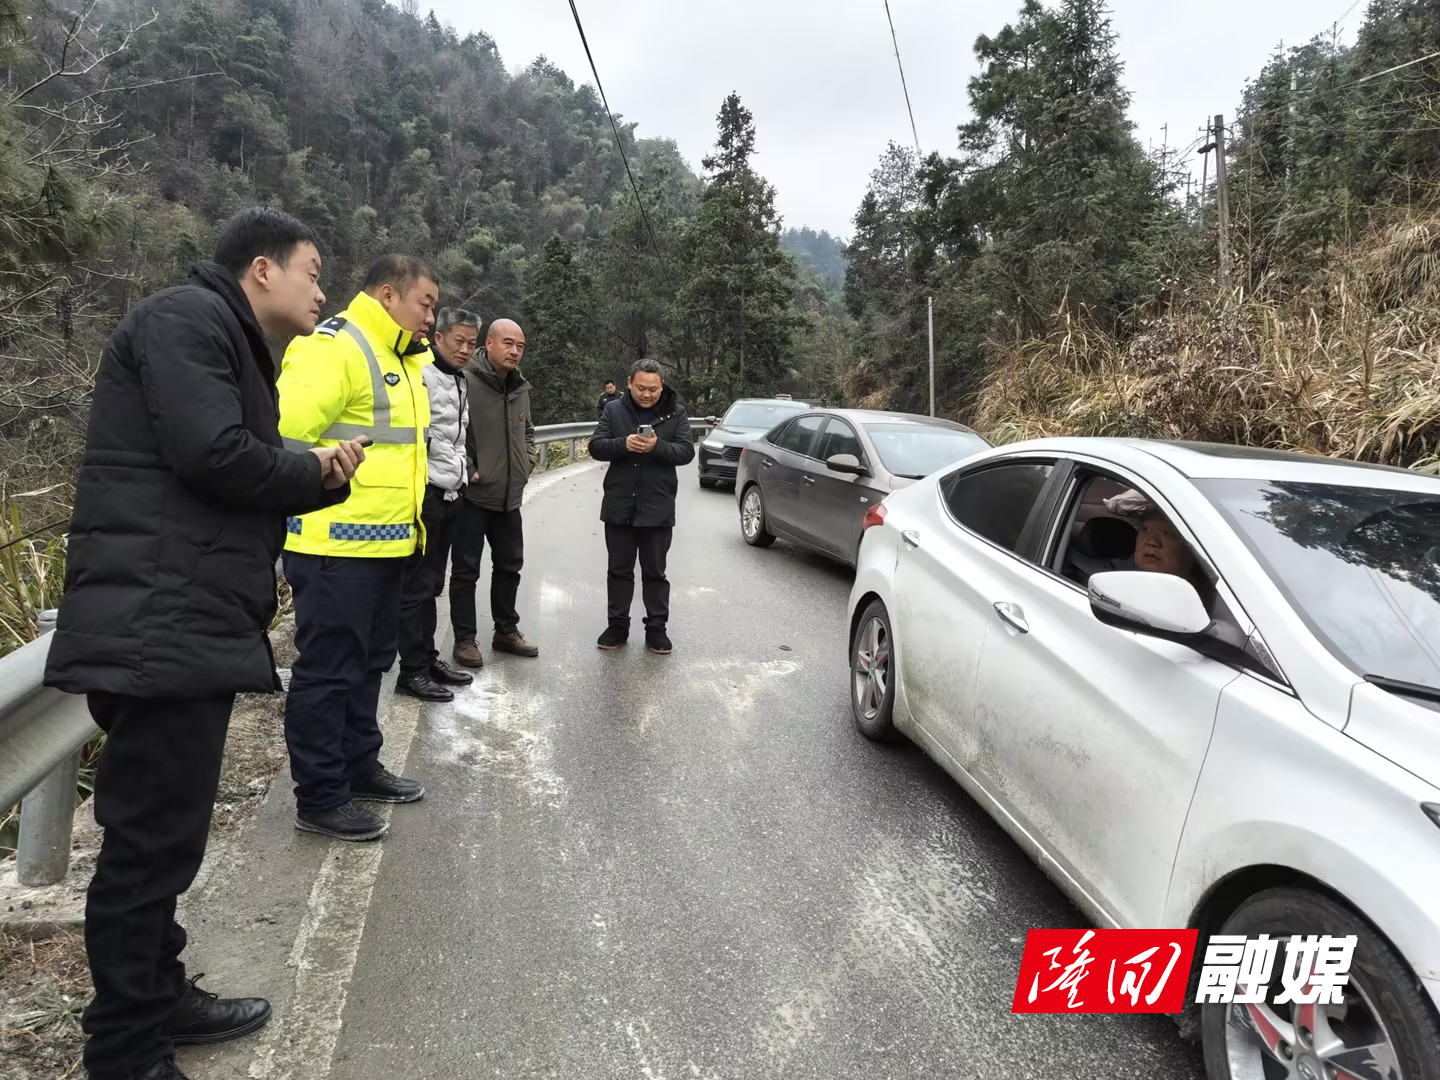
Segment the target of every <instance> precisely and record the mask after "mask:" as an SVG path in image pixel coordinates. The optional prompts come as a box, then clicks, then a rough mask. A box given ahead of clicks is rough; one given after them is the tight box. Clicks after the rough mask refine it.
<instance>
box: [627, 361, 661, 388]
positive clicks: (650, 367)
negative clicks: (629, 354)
mask: <svg viewBox="0 0 1440 1080" xmlns="http://www.w3.org/2000/svg"><path fill="white" fill-rule="evenodd" d="M642 371H643V372H645V373H646V374H647V375H659V376H660V381H661V382H662V383H663V382H664V381H665V372H664V371H662V370H661V369H660V365H659V364H658V363H656V362H655V361H654V360H636V361H635V366H634V367H632V368H631V369H630V378H632V379H633V378H635V376H636V375H639V374H640V373H641V372H642Z"/></svg>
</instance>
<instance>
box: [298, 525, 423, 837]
mask: <svg viewBox="0 0 1440 1080" xmlns="http://www.w3.org/2000/svg"><path fill="white" fill-rule="evenodd" d="M407 561H408V560H407V559H403V558H401V559H397V558H381V559H361V558H353V557H341V556H333V555H301V554H299V553H297V552H293V551H287V552H286V553H285V580H286V581H288V582H289V583H290V588H291V590H292V591H293V592H294V595H295V647H296V649H297V650H299V654H300V655H299V656H298V657H297V659H296V660H295V664H294V667H293V668H291V671H290V692H289V694H288V695H287V696H286V698H285V742H286V745H287V746H288V747H289V750H290V777H291V779H293V780H294V781H295V803H296V805H297V806H298V807H299V808H300V809H301V810H328V809H331V808H333V807H336V806H340V805H342V804H344V803H346V802H348V801H349V799H350V785H351V783H352V781H353V782H356V783H363V782H364V781H366V780H368V779H370V777H372V776H373V775H374V774H375V771H376V770H377V769H378V768H379V767H380V747H381V745H382V744H383V743H384V741H385V740H384V737H383V736H382V735H381V734H380V720H379V710H380V682H381V680H382V679H383V678H384V675H385V672H386V671H388V670H389V669H390V666H391V665H392V664H394V662H395V653H396V651H397V648H398V644H399V637H400V592H401V587H402V584H403V579H404V574H405V564H406V562H407Z"/></svg>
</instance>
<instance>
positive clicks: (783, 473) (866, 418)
mask: <svg viewBox="0 0 1440 1080" xmlns="http://www.w3.org/2000/svg"><path fill="white" fill-rule="evenodd" d="M989 446H990V444H989V442H987V441H986V440H985V438H984V437H983V436H981V435H979V434H977V433H976V432H974V431H971V430H970V429H969V428H968V427H965V426H964V425H963V424H956V423H952V422H951V421H949V420H937V419H934V418H932V417H928V416H913V415H910V414H909V413H892V412H877V411H871V410H866V409H816V410H812V411H810V412H805V413H801V414H800V415H798V416H796V417H794V418H793V419H791V420H787V421H785V422H784V423H782V424H780V425H778V426H777V427H775V428H774V429H773V430H771V431H770V432H768V433H767V434H766V435H764V436H762V437H761V438H758V439H755V440H753V441H752V442H750V443H749V445H747V446H746V447H745V448H744V452H743V453H742V454H741V456H740V467H739V469H738V471H737V473H736V479H735V497H736V500H737V502H738V503H739V505H740V531H741V533H742V534H743V535H744V537H745V542H746V543H748V544H751V545H753V546H754V547H769V546H770V545H771V544H773V543H774V542H775V538H776V537H777V536H778V537H783V538H784V539H786V540H789V541H792V542H793V543H796V544H801V545H803V546H805V547H808V548H813V549H814V550H816V551H818V552H820V553H821V554H822V555H828V556H830V557H831V558H833V559H838V560H839V561H840V562H843V563H846V564H847V565H850V566H854V565H855V559H856V556H857V554H858V553H859V550H860V533H861V532H862V530H863V525H864V521H865V513H866V511H868V510H869V509H871V508H872V507H874V506H877V505H879V503H880V500H881V499H883V498H885V496H886V495H888V494H890V492H892V491H898V490H899V489H900V488H903V487H909V486H910V485H911V484H913V483H914V482H915V481H916V480H919V479H921V478H922V477H924V476H928V475H929V474H930V473H932V472H936V471H938V470H939V469H943V468H945V467H946V466H947V465H951V464H953V463H954V462H957V461H959V460H961V459H962V458H967V457H969V456H970V455H971V454H976V453H979V452H980V451H981V450H985V449H987V448H988V447H989Z"/></svg>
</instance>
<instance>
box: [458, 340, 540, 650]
mask: <svg viewBox="0 0 1440 1080" xmlns="http://www.w3.org/2000/svg"><path fill="white" fill-rule="evenodd" d="M524 355H525V332H524V331H523V330H521V329H520V326H519V324H517V323H515V322H512V321H511V320H510V319H496V320H495V321H494V322H493V323H491V324H490V330H489V332H488V333H487V334H486V336H485V352H484V353H483V354H481V355H477V356H476V357H475V359H474V360H472V361H471V362H470V363H469V365H467V366H466V368H465V385H466V390H467V391H468V395H469V402H470V427H469V431H468V432H467V434H466V439H465V454H466V458H467V459H468V468H469V472H470V482H469V483H468V484H466V485H465V492H464V499H465V508H464V510H463V511H462V513H461V519H460V542H459V543H458V544H457V545H456V557H458V558H461V559H463V560H465V563H466V566H467V569H469V570H470V571H471V572H472V573H475V574H477V575H478V573H479V569H480V556H481V554H482V553H483V552H484V550H485V543H486V541H489V543H490V617H491V619H493V620H494V622H495V636H494V638H493V640H492V641H491V643H490V645H491V648H493V649H496V650H498V651H500V652H508V653H513V654H514V655H516V656H539V655H540V650H539V649H538V648H536V646H534V645H532V644H531V643H530V642H528V641H526V640H525V635H524V634H522V633H521V632H520V614H519V612H518V611H517V610H516V607H515V601H516V597H517V595H518V594H519V592H520V568H521V567H522V566H523V565H524V562H525V534H524V530H523V528H522V526H521V521H520V503H521V501H522V500H523V498H524V495H525V484H526V482H527V481H528V480H529V479H530V473H531V471H533V470H534V468H535V465H536V463H537V462H538V460H539V455H538V453H537V452H536V448H535V424H534V422H533V421H532V420H531V418H530V384H529V383H528V382H526V381H525V376H524V375H522V374H520V359H521V357H523V356H524ZM454 655H455V659H456V661H458V662H459V663H461V664H464V665H466V666H467V667H479V666H480V665H481V664H482V663H483V662H484V658H483V657H482V656H481V654H480V649H479V646H478V645H477V644H476V643H475V642H474V641H457V642H456V643H455V653H454Z"/></svg>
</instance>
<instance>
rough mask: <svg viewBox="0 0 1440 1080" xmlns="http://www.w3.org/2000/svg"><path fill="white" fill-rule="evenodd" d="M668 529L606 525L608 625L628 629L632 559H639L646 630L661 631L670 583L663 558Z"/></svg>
mask: <svg viewBox="0 0 1440 1080" xmlns="http://www.w3.org/2000/svg"><path fill="white" fill-rule="evenodd" d="M674 532H675V530H674V529H671V528H663V529H662V528H644V527H636V526H634V525H606V526H605V549H606V551H607V552H609V556H610V571H609V573H608V574H607V575H606V579H605V584H606V592H607V593H608V595H609V608H610V611H609V618H610V625H611V626H614V627H616V628H617V629H629V626H630V605H631V604H632V603H633V602H634V600H635V559H636V556H637V555H638V556H639V559H640V596H641V599H642V600H644V602H645V629H646V630H664V629H665V624H666V623H667V622H668V621H669V618H670V582H669V580H668V579H667V578H666V577H665V557H666V556H667V555H668V554H669V553H670V538H671V536H672V535H673V534H674Z"/></svg>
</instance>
